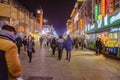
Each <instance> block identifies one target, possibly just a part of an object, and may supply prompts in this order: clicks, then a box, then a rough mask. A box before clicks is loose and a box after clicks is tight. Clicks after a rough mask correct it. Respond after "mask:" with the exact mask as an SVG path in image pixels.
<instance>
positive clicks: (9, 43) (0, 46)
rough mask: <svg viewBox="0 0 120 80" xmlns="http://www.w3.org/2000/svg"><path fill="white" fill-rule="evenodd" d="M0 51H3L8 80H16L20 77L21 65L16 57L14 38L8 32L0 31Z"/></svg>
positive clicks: (21, 72)
mask: <svg viewBox="0 0 120 80" xmlns="http://www.w3.org/2000/svg"><path fill="white" fill-rule="evenodd" d="M0 50H3V51H5V60H6V63H7V67H8V80H16V78H17V77H20V76H22V74H23V71H22V65H21V63H20V60H19V57H18V53H17V52H18V51H17V46H16V44H15V43H14V37H13V35H12V34H10V33H9V32H8V31H5V30H0Z"/></svg>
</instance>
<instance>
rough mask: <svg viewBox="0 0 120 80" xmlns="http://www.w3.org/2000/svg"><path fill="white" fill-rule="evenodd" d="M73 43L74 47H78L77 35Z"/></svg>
mask: <svg viewBox="0 0 120 80" xmlns="http://www.w3.org/2000/svg"><path fill="white" fill-rule="evenodd" d="M74 45H75V48H76V49H78V45H79V39H78V37H76V38H75V39H74Z"/></svg>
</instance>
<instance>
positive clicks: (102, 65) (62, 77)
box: [20, 47, 120, 80]
mask: <svg viewBox="0 0 120 80" xmlns="http://www.w3.org/2000/svg"><path fill="white" fill-rule="evenodd" d="M20 59H21V62H22V66H23V71H24V74H23V78H24V80H28V78H30V77H51V79H33V80H120V61H117V60H112V59H108V58H105V57H104V56H103V55H99V56H96V55H95V52H94V51H90V50H87V49H84V50H80V49H79V50H75V49H74V50H73V51H72V58H71V61H70V62H68V61H67V60H65V51H64V53H63V58H62V60H61V61H59V60H57V52H56V55H55V56H52V55H51V51H49V50H48V48H45V47H36V53H33V59H32V63H29V62H28V58H27V56H25V54H24V53H23V52H21V54H20ZM30 80H32V79H30Z"/></svg>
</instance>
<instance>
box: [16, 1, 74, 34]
mask: <svg viewBox="0 0 120 80" xmlns="http://www.w3.org/2000/svg"><path fill="white" fill-rule="evenodd" d="M18 1H20V3H21V4H22V5H23V6H25V7H26V8H27V9H28V10H29V11H30V12H33V13H34V14H35V13H36V12H37V9H40V6H41V7H42V9H43V16H44V18H46V19H48V22H49V23H50V24H51V25H53V27H54V28H55V30H56V31H57V34H59V35H60V34H63V33H64V32H65V31H66V26H65V24H66V21H67V19H69V18H70V14H71V12H72V9H73V7H74V5H75V2H76V0H18Z"/></svg>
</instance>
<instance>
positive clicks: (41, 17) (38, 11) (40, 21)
mask: <svg viewBox="0 0 120 80" xmlns="http://www.w3.org/2000/svg"><path fill="white" fill-rule="evenodd" d="M37 18H38V20H39V23H40V28H39V29H40V31H42V26H43V10H42V9H40V10H37Z"/></svg>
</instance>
